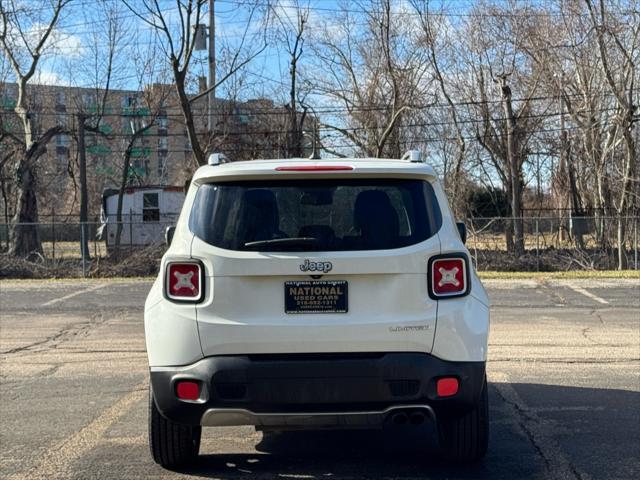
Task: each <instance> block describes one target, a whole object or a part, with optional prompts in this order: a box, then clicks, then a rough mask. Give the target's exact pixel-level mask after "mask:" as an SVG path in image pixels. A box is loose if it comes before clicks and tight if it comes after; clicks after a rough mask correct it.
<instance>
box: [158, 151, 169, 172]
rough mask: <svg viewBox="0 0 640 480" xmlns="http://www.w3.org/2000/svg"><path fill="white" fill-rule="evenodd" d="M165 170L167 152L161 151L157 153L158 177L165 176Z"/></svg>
mask: <svg viewBox="0 0 640 480" xmlns="http://www.w3.org/2000/svg"><path fill="white" fill-rule="evenodd" d="M166 168H167V151H166V150H161V151H159V152H158V176H159V177H162V176H163V175H164V174H165V169H166Z"/></svg>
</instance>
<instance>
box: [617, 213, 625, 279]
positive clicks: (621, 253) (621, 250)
mask: <svg viewBox="0 0 640 480" xmlns="http://www.w3.org/2000/svg"><path fill="white" fill-rule="evenodd" d="M624 221H625V218H624V216H623V214H618V229H617V230H618V270H624V269H626V268H627V252H626V245H625V241H624V234H625V228H624V227H625V225H624Z"/></svg>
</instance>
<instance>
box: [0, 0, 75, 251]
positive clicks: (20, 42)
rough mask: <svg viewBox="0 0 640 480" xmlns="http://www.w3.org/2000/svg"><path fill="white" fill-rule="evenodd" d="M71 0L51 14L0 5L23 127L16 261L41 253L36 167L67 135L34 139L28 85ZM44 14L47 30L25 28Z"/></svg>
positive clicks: (0, 34) (61, 0) (11, 0)
mask: <svg viewBox="0 0 640 480" xmlns="http://www.w3.org/2000/svg"><path fill="white" fill-rule="evenodd" d="M70 2H71V0H55V1H54V2H52V3H51V4H50V5H51V8H50V9H49V8H48V7H47V5H49V3H48V2H42V3H41V4H34V3H33V2H31V3H29V4H28V5H27V4H25V3H23V2H16V1H15V0H8V1H3V2H0V22H1V24H0V44H1V45H2V49H3V51H4V53H5V55H6V56H7V58H8V59H9V63H10V64H11V67H12V69H13V74H14V75H15V78H16V80H17V84H18V99H17V102H16V106H15V109H14V111H15V113H16V115H17V116H18V118H19V119H20V122H21V124H22V125H21V126H22V130H23V133H22V136H21V151H20V153H19V155H18V158H17V167H16V176H17V186H16V187H17V197H18V198H17V206H16V212H15V215H14V218H13V226H12V227H13V228H12V231H11V239H10V244H11V245H10V249H9V251H10V253H11V254H13V255H18V256H25V257H26V256H31V255H33V254H41V253H42V244H41V243H40V237H39V235H38V229H37V225H36V223H37V221H38V201H37V197H36V184H37V180H36V163H37V161H38V159H39V158H40V157H41V156H42V155H43V154H44V152H45V151H46V146H47V143H49V141H50V140H51V139H52V138H53V137H54V136H55V135H57V134H59V133H62V132H63V131H64V129H63V128H62V127H60V126H54V127H51V128H49V129H47V130H46V131H45V132H43V133H42V134H40V135H39V136H36V135H35V131H34V130H35V125H34V118H33V115H32V112H31V111H30V110H29V98H28V96H29V91H28V89H27V83H28V82H29V80H30V79H31V78H32V77H33V75H34V74H35V73H36V69H37V67H38V63H39V62H40V59H41V57H42V54H43V50H44V49H45V47H46V46H47V42H48V40H49V39H50V37H51V33H52V32H53V30H54V28H55V26H56V23H57V22H58V19H59V18H60V14H61V12H62V11H63V9H64V8H65V7H66V6H67V5H68V4H69V3H70ZM43 13H45V14H47V15H48V18H47V19H46V20H45V21H44V22H43V23H44V27H43V28H37V29H35V30H32V32H31V33H34V32H35V35H30V34H29V32H27V31H26V30H25V26H24V25H25V23H26V24H32V23H33V22H35V19H36V16H38V17H39V16H41V15H42V14H43Z"/></svg>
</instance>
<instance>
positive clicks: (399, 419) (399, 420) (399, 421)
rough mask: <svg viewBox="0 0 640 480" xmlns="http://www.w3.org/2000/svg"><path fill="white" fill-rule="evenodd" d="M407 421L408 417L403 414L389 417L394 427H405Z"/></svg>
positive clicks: (399, 413)
mask: <svg viewBox="0 0 640 480" xmlns="http://www.w3.org/2000/svg"><path fill="white" fill-rule="evenodd" d="M408 420H409V417H407V414H406V413H404V412H398V413H394V414H393V416H392V417H391V421H392V422H393V423H394V424H396V425H405V424H406V423H407V421H408Z"/></svg>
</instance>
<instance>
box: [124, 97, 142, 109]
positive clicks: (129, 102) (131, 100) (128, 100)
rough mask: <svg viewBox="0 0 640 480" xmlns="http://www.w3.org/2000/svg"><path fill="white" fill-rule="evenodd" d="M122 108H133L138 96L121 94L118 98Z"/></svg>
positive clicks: (136, 104) (135, 105)
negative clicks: (120, 97)
mask: <svg viewBox="0 0 640 480" xmlns="http://www.w3.org/2000/svg"><path fill="white" fill-rule="evenodd" d="M120 105H121V106H122V108H133V107H137V106H138V98H137V97H136V96H135V95H123V97H122V99H121V100H120Z"/></svg>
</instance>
